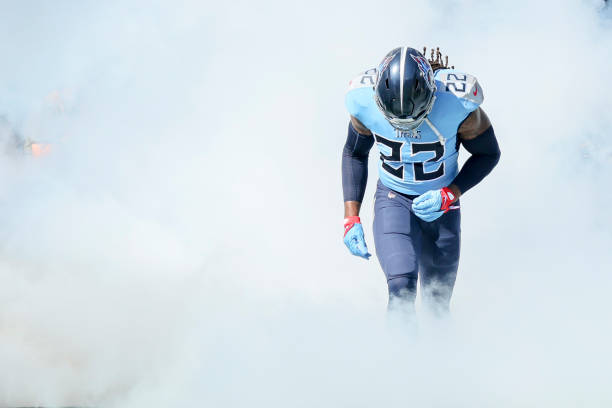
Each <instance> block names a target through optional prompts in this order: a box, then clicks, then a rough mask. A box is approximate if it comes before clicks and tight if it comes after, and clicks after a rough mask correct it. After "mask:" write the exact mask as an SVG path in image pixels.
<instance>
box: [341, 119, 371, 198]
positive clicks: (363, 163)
mask: <svg viewBox="0 0 612 408" xmlns="http://www.w3.org/2000/svg"><path fill="white" fill-rule="evenodd" d="M373 143H374V139H373V138H372V136H368V135H361V134H359V133H357V131H355V129H354V128H353V126H352V125H351V124H349V129H348V135H347V139H346V143H345V145H344V150H343V151H342V192H343V195H344V201H345V202H347V201H349V202H350V201H356V202H361V201H363V195H364V194H365V189H366V184H367V181H368V155H369V153H370V149H371V147H372V145H373Z"/></svg>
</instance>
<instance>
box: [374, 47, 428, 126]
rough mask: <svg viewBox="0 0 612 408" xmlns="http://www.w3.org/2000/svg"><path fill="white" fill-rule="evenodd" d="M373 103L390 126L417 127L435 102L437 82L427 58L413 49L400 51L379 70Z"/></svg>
mask: <svg viewBox="0 0 612 408" xmlns="http://www.w3.org/2000/svg"><path fill="white" fill-rule="evenodd" d="M377 74H378V75H377V77H376V83H375V84H374V100H375V101H376V104H377V105H378V107H379V109H380V111H381V112H382V114H383V115H384V116H385V118H387V120H388V121H389V123H390V124H391V126H393V127H394V128H396V129H399V130H402V131H409V130H413V129H416V128H417V127H419V125H420V124H421V123H423V121H424V120H425V118H426V117H427V115H428V114H429V112H431V109H432V108H433V104H434V101H435V99H436V97H435V93H436V82H435V80H434V74H433V70H432V69H431V65H429V62H428V61H427V58H425V57H424V56H423V54H421V53H420V52H418V51H417V50H415V49H414V48H409V47H399V48H395V49H394V50H392V51H391V52H390V53H388V54H387V56H386V57H385V59H383V61H382V62H381V63H380V65H379V66H378V72H377Z"/></svg>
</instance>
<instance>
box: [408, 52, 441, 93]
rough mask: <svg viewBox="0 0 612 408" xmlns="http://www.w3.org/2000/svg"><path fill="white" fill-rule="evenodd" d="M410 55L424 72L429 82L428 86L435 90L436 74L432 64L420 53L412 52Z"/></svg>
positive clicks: (426, 80)
mask: <svg viewBox="0 0 612 408" xmlns="http://www.w3.org/2000/svg"><path fill="white" fill-rule="evenodd" d="M410 56H411V57H412V59H413V60H414V61H415V62H416V63H417V65H418V66H419V70H421V72H422V73H423V77H425V82H426V83H427V86H428V87H429V89H430V90H432V91H433V90H434V89H435V86H436V82H435V81H434V74H433V70H432V69H431V65H429V62H427V60H426V59H425V57H421V56H420V55H414V54H410Z"/></svg>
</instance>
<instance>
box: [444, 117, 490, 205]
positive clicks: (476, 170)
mask: <svg viewBox="0 0 612 408" xmlns="http://www.w3.org/2000/svg"><path fill="white" fill-rule="evenodd" d="M461 143H462V144H463V146H464V147H465V148H466V150H467V151H468V152H470V153H471V154H472V156H471V157H470V158H469V159H468V160H467V161H466V162H465V164H464V165H463V167H462V168H461V171H459V174H457V177H455V179H454V180H453V183H452V185H454V186H455V187H456V188H457V189H458V190H459V194H460V195H461V194H464V193H465V192H466V191H468V190H469V189H470V188H472V187H474V186H475V185H476V184H478V183H480V182H481V181H482V180H483V179H484V178H485V177H486V176H487V175H488V174H489V173H490V172H491V171H492V170H493V168H494V167H495V166H496V165H497V163H498V162H499V158H500V156H501V151H500V150H499V145H498V144H497V139H496V138H495V133H494V132H493V127H492V126H490V127H489V128H488V129H487V130H486V131H485V132H484V133H483V134H481V135H479V136H478V137H476V138H474V139H471V140H463V141H462V142H461ZM449 188H451V187H449Z"/></svg>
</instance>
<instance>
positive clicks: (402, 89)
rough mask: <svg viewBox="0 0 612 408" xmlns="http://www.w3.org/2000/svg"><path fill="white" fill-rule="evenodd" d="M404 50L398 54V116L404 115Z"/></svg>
mask: <svg viewBox="0 0 612 408" xmlns="http://www.w3.org/2000/svg"><path fill="white" fill-rule="evenodd" d="M406 48H407V47H402V51H401V53H400V114H404V68H405V65H406Z"/></svg>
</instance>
